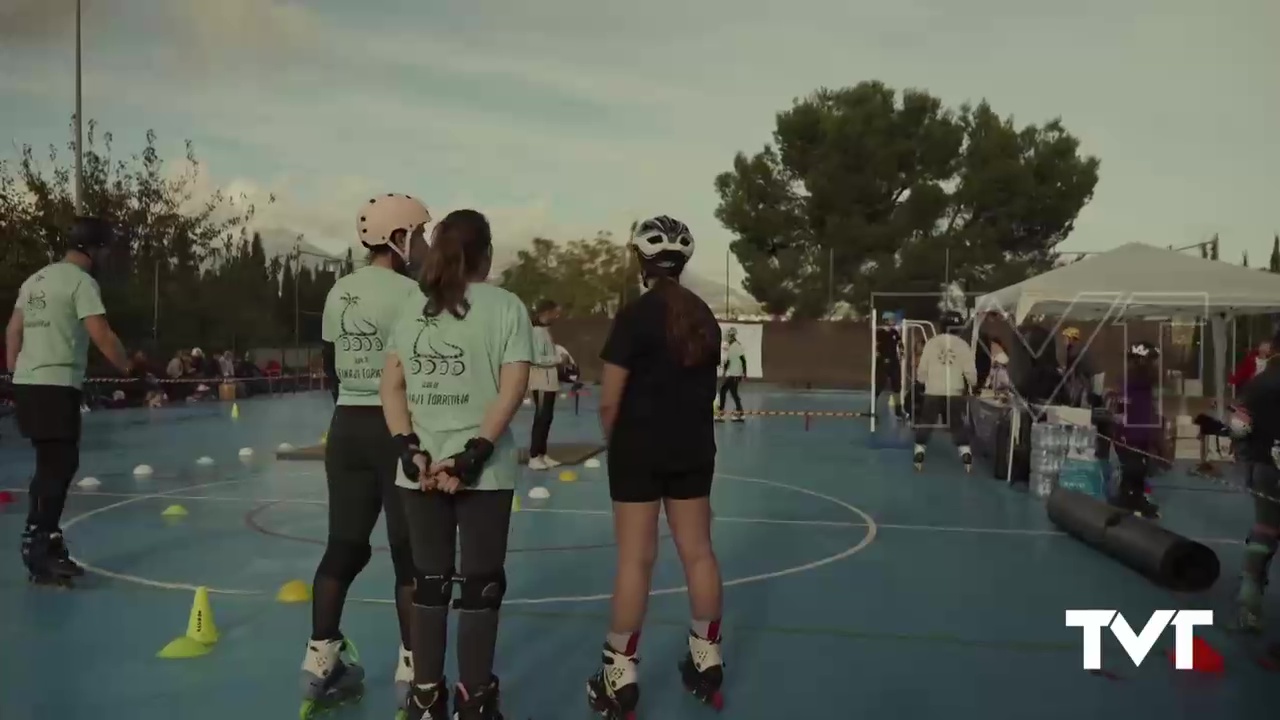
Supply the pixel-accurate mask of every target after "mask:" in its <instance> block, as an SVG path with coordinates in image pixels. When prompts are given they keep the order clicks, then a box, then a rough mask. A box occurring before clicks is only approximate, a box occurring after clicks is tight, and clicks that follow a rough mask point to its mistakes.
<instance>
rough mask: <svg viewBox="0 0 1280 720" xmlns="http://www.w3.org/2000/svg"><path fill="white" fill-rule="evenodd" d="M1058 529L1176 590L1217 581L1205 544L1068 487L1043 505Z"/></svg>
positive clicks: (1213, 560)
mask: <svg viewBox="0 0 1280 720" xmlns="http://www.w3.org/2000/svg"><path fill="white" fill-rule="evenodd" d="M1046 510H1047V512H1048V514H1049V520H1050V521H1051V522H1052V523H1053V524H1054V525H1057V526H1058V527H1059V528H1061V529H1062V531H1063V532H1065V533H1067V534H1068V535H1070V536H1072V537H1074V538H1076V539H1077V540H1079V541H1081V542H1083V543H1085V544H1086V545H1089V546H1090V547H1092V548H1094V549H1095V550H1098V551H1101V552H1103V553H1106V554H1107V555H1109V556H1111V557H1112V558H1114V559H1116V560H1118V561H1120V562H1122V563H1124V564H1125V565H1127V566H1129V567H1130V568H1132V569H1133V570H1136V571H1137V572H1139V573H1141V574H1142V575H1144V576H1146V577H1147V579H1149V580H1151V581H1152V582H1154V583H1156V584H1157V585H1161V586H1163V587H1166V588H1168V589H1170V590H1176V591H1178V592H1201V591H1204V590H1208V589H1209V588H1210V587H1212V586H1213V584H1214V583H1215V582H1217V581H1218V574H1219V573H1220V572H1221V567H1220V565H1219V563H1218V555H1217V553H1215V552H1214V551H1213V550H1212V549H1211V548H1209V547H1208V546H1207V545H1204V544H1202V543H1198V542H1196V541H1194V540H1191V539H1189V538H1185V537H1183V536H1181V535H1179V534H1177V533H1175V532H1172V531H1170V530H1168V529H1166V528H1163V527H1160V525H1158V524H1157V523H1155V522H1153V521H1151V520H1146V519H1144V518H1140V517H1137V516H1135V515H1134V514H1133V513H1131V512H1129V511H1127V510H1122V509H1120V508H1116V507H1112V506H1111V505H1108V504H1106V503H1104V502H1102V501H1101V500H1098V499H1096V498H1093V497H1090V496H1088V495H1085V494H1082V493H1078V492H1074V491H1071V490H1062V489H1057V490H1054V491H1053V494H1051V495H1050V496H1049V501H1048V503H1047V504H1046Z"/></svg>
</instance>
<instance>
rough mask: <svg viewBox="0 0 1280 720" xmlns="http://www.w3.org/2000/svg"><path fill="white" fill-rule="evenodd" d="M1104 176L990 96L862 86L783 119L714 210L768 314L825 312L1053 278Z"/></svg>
mask: <svg viewBox="0 0 1280 720" xmlns="http://www.w3.org/2000/svg"><path fill="white" fill-rule="evenodd" d="M1098 167H1099V162H1098V160H1097V159H1096V158H1093V157H1086V156H1082V155H1081V153H1080V143H1079V141H1078V140H1077V139H1076V138H1075V137H1073V136H1072V135H1070V134H1069V133H1068V132H1067V130H1066V129H1065V128H1064V127H1063V125H1062V123H1061V122H1060V121H1058V120H1052V121H1050V122H1047V123H1045V124H1043V125H1040V126H1036V125H1027V126H1025V127H1018V126H1016V125H1015V124H1014V122H1013V120H1012V119H1011V118H1002V117H1000V116H999V115H997V114H996V112H995V111H994V110H992V108H991V107H990V106H989V105H988V104H987V103H986V102H982V103H979V104H978V105H976V106H974V105H962V106H960V107H959V108H957V109H954V110H950V109H947V108H945V107H943V104H942V102H941V101H940V100H939V99H937V98H935V97H933V96H931V95H929V94H928V93H926V92H923V91H917V90H908V91H906V92H904V93H902V94H901V96H900V97H899V96H898V94H897V93H895V92H894V91H893V90H891V89H890V88H888V87H886V86H885V85H884V84H882V83H880V82H864V83H861V84H859V85H857V86H855V87H851V88H845V89H840V90H829V89H821V90H818V91H817V92H815V93H813V94H812V95H810V96H809V97H807V98H805V99H803V100H799V101H797V102H796V103H794V105H793V106H792V107H791V108H790V109H788V110H785V111H783V112H781V113H779V114H778V116H777V121H776V128H775V131H774V134H773V144H772V145H766V146H765V148H764V149H763V150H762V151H760V152H758V153H756V154H754V155H752V156H747V155H746V154H744V153H739V154H738V155H737V156H736V157H735V158H734V162H733V168H732V170H730V171H728V172H725V173H722V174H721V175H720V176H718V177H717V178H716V181H715V186H716V191H717V193H718V194H719V197H720V203H719V206H718V208H717V210H716V216H717V218H718V219H719V220H720V221H721V223H723V224H724V226H725V227H726V228H728V229H729V230H730V231H732V232H733V233H734V234H735V235H736V239H735V240H734V241H733V242H732V243H731V245H730V247H731V249H732V251H733V253H734V255H735V256H736V257H737V258H738V261H739V262H740V263H741V264H742V267H743V269H744V271H745V279H744V281H743V287H744V289H746V291H747V292H748V293H750V294H751V296H752V297H754V298H755V299H756V300H758V301H759V302H760V303H761V304H762V305H763V306H764V308H765V310H766V312H770V313H773V314H784V313H787V312H791V313H793V314H794V316H795V317H801V318H803V317H818V316H821V315H823V314H824V313H826V312H827V311H828V310H829V307H828V305H829V303H830V301H834V302H836V303H840V302H845V303H849V304H850V305H852V306H854V307H855V308H858V309H865V308H866V307H867V305H868V303H869V300H870V293H871V292H875V291H896V292H933V293H936V292H937V291H938V289H939V286H940V284H941V283H942V282H943V279H944V277H946V276H947V275H948V274H949V276H950V278H951V280H953V281H956V282H959V283H960V284H961V286H962V287H965V288H966V289H967V290H978V289H982V288H985V289H991V288H995V287H1000V286H1002V285H1005V284H1009V283H1012V282H1016V281H1018V280H1021V279H1024V278H1026V277H1028V276H1030V275H1032V274H1035V273H1038V272H1042V271H1044V270H1047V269H1049V268H1050V267H1052V265H1053V263H1054V261H1055V259H1056V253H1055V247H1056V246H1057V245H1058V244H1059V243H1060V242H1062V241H1063V240H1064V239H1065V238H1066V237H1067V236H1068V235H1069V234H1070V232H1071V230H1072V228H1073V224H1074V222H1075V219H1076V216H1077V215H1078V214H1079V212H1080V210H1081V208H1083V207H1084V206H1085V204H1086V203H1088V202H1089V200H1090V199H1091V198H1092V196H1093V189H1094V186H1095V185H1096V184H1097V181H1098ZM948 251H949V252H948ZM948 257H949V260H950V264H949V272H948V267H947V265H946V262H947V259H948ZM936 302H937V299H936V297H934V298H922V299H921V300H920V301H919V302H917V303H915V304H919V305H922V306H923V307H922V309H921V310H919V311H921V312H933V310H931V308H934V307H935V306H936ZM902 304H903V305H904V309H907V307H908V306H911V305H912V303H910V302H907V301H906V299H904V302H903V303H902Z"/></svg>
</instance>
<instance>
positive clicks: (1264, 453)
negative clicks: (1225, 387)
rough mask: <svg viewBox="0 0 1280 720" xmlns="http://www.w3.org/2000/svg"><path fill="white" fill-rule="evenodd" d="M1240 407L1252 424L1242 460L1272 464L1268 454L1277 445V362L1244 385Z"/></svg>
mask: <svg viewBox="0 0 1280 720" xmlns="http://www.w3.org/2000/svg"><path fill="white" fill-rule="evenodd" d="M1243 404H1244V406H1245V408H1247V409H1248V410H1249V417H1250V418H1251V419H1252V422H1253V432H1251V433H1249V437H1248V439H1246V440H1245V446H1244V455H1245V458H1246V459H1247V460H1249V462H1255V463H1263V464H1275V457H1274V456H1273V455H1272V454H1271V453H1272V448H1274V447H1275V445H1276V443H1277V442H1280V361H1275V360H1273V361H1271V362H1268V363H1267V368H1266V369H1265V370H1263V371H1262V372H1260V373H1258V374H1257V375H1255V376H1254V378H1253V379H1252V380H1250V381H1249V384H1247V385H1245V387H1244V402H1243Z"/></svg>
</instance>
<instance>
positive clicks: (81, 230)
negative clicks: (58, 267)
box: [67, 215, 115, 256]
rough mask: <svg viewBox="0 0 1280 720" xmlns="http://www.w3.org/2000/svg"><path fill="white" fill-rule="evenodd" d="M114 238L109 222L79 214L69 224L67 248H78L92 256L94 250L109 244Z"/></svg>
mask: <svg viewBox="0 0 1280 720" xmlns="http://www.w3.org/2000/svg"><path fill="white" fill-rule="evenodd" d="M114 239H115V232H114V231H113V230H112V228H111V223H109V222H107V221H106V220H103V219H102V218H99V217H90V216H87V215H81V216H79V217H77V218H76V220H75V223H73V224H72V225H71V232H70V234H69V235H68V236H67V249H68V250H78V251H80V252H82V253H84V254H86V255H89V256H93V254H94V251H95V250H101V249H103V248H106V247H108V246H110V245H111V241H112V240H114Z"/></svg>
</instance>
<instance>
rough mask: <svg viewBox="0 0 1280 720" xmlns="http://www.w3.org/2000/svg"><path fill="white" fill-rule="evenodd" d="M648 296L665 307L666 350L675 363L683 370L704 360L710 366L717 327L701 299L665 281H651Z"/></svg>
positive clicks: (716, 347)
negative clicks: (650, 294) (649, 294)
mask: <svg viewBox="0 0 1280 720" xmlns="http://www.w3.org/2000/svg"><path fill="white" fill-rule="evenodd" d="M650 292H652V293H656V294H657V295H658V296H659V297H661V298H662V301H663V304H664V305H665V306H666V320H667V322H666V326H667V327H666V330H667V347H668V349H670V350H671V354H672V355H673V356H674V357H675V360H676V362H678V363H679V364H680V365H682V366H684V367H693V366H694V365H697V364H698V363H701V362H706V361H708V360H710V362H711V363H712V364H715V363H716V362H718V361H719V359H720V345H719V342H718V339H717V330H718V326H717V325H716V318H715V316H714V315H712V314H711V308H709V307H707V304H706V303H704V302H703V301H702V298H700V297H698V296H697V295H694V294H693V292H692V291H691V290H689V289H688V288H686V287H684V286H683V285H681V284H680V283H678V282H676V281H675V280H673V279H671V278H667V277H659V278H657V279H655V280H654V281H653V289H652V290H650Z"/></svg>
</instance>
